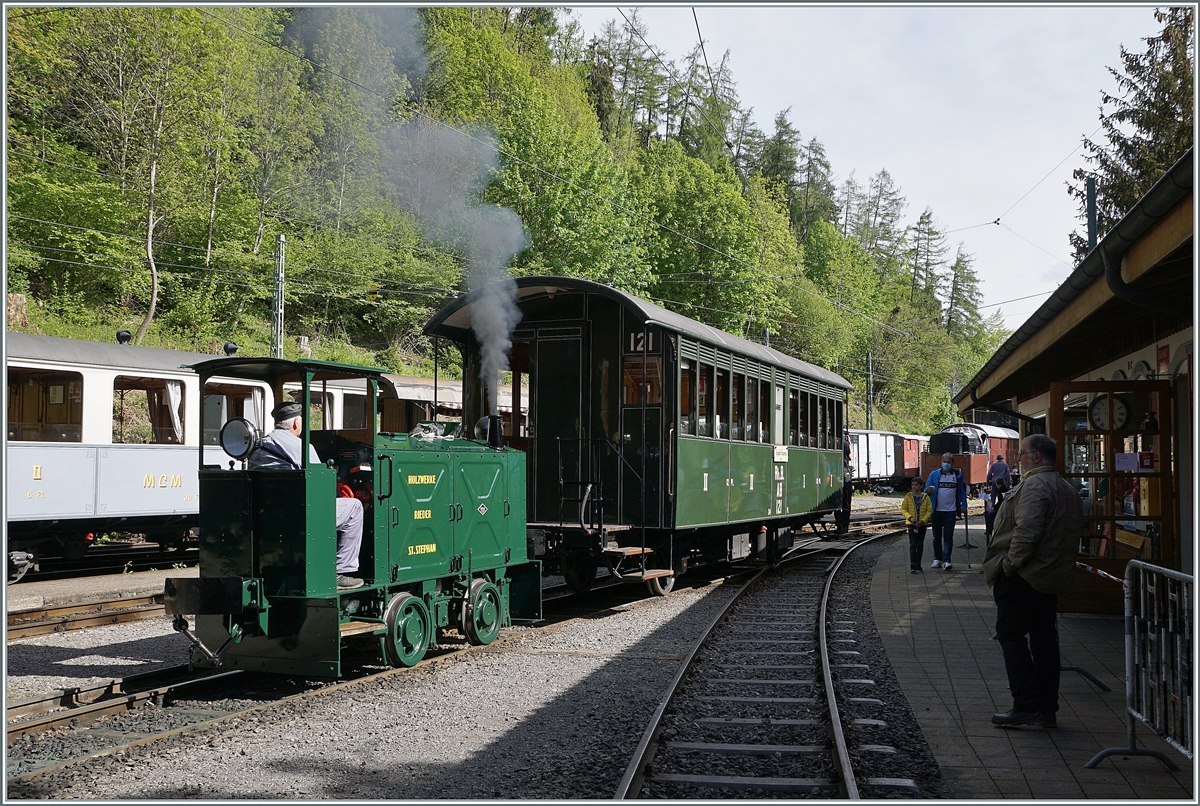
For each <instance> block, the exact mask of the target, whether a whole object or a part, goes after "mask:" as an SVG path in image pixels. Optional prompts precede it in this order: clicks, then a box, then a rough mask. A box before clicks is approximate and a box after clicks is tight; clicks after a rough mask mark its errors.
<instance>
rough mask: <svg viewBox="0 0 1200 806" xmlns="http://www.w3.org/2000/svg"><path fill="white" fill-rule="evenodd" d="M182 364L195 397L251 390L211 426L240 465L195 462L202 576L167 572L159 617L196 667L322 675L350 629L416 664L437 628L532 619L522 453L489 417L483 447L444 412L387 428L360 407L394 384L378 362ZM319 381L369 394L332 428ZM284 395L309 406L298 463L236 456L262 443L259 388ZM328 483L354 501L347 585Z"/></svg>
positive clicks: (490, 634)
mask: <svg viewBox="0 0 1200 806" xmlns="http://www.w3.org/2000/svg"><path fill="white" fill-rule="evenodd" d="M193 369H195V371H196V372H197V373H199V375H200V383H201V386H202V388H204V389H205V390H206V394H208V393H210V390H220V389H221V386H220V383H221V381H222V380H225V379H236V380H239V381H243V382H244V381H251V382H257V383H258V384H259V386H260V388H261V393H260V394H256V395H253V396H251V397H248V398H246V399H245V400H243V401H242V402H241V404H240V405H239V408H241V411H240V413H241V414H243V415H246V416H240V417H234V418H232V419H230V420H229V422H228V423H227V424H226V425H225V427H224V428H223V429H222V431H221V435H220V442H221V447H222V448H223V449H224V450H225V452H226V453H228V454H229V455H230V456H234V457H236V458H237V459H238V460H240V461H234V462H228V466H220V465H213V464H205V459H204V457H205V451H204V449H203V448H202V450H201V459H200V463H201V464H200V471H199V489H200V576H199V577H198V578H173V579H168V580H167V581H166V592H165V593H166V596H165V599H166V607H167V612H168V613H169V614H172V615H174V616H175V626H176V629H179V630H181V631H183V632H185V633H186V634H187V635H188V636H189V638H190V639H191V640H192V642H193V657H194V659H196V660H198V661H199V663H201V664H203V665H213V666H222V667H224V668H236V669H249V670H255V671H267V672H277V673H284V674H291V675H298V676H305V677H323V678H334V677H340V676H342V672H343V669H342V662H343V651H344V649H345V646H346V644H347V642H348V641H350V640H353V641H371V640H377V641H378V646H379V651H380V653H381V655H382V657H383V659H384V660H385V661H387V662H389V663H391V664H392V665H395V666H412V665H413V664H415V663H417V662H418V661H420V660H421V658H422V657H423V656H424V654H425V652H426V650H427V649H428V648H429V647H430V646H432V645H434V644H435V643H436V640H437V639H436V636H437V630H438V629H439V628H447V627H453V628H457V629H458V630H459V631H460V632H461V633H462V634H463V635H464V636H466V638H467V639H468V640H469V641H471V642H472V643H476V644H487V643H490V642H491V641H493V640H495V638H496V636H497V635H498V634H499V631H500V628H501V627H504V626H508V625H510V624H513V623H531V622H535V621H539V620H540V619H541V563H540V562H538V561H537V560H531V559H529V557H528V556H527V553H526V523H525V455H524V454H523V453H521V452H520V451H516V450H511V449H509V448H507V447H505V446H503V445H502V444H501V443H500V441H499V439H498V438H497V437H498V435H499V433H500V427H499V423H498V422H497V421H496V420H493V421H492V425H493V426H494V427H493V428H491V429H490V431H491V433H492V435H493V438H492V440H490V442H489V441H486V440H472V439H464V438H460V437H457V436H456V435H455V433H454V432H455V431H456V430H457V427H451V426H450V425H449V424H446V423H423V424H422V425H421V426H419V427H418V428H417V429H416V430H415V431H414V432H413V433H412V434H392V433H385V432H383V431H381V429H380V428H379V420H378V417H376V416H371V414H372V413H374V412H377V411H378V410H379V408H380V407H379V401H380V400H382V399H386V398H387V397H389V396H394V395H395V390H394V389H392V388H391V387H390V384H389V383H388V381H387V379H386V378H385V377H384V372H385V371H384V370H382V369H376V368H365V367H357V366H350V365H345V364H336V363H331V362H325V361H314V360H298V361H287V360H282V359H270V358H224V359H214V360H212V361H204V362H200V363H198V364H196V365H194V367H193ZM331 383H335V384H338V385H340V386H341V387H343V388H344V387H346V386H347V385H348V384H349V385H361V387H362V394H363V396H364V397H365V400H364V404H365V405H364V406H363V410H362V411H361V412H358V413H357V415H356V416H355V417H350V416H346V417H344V418H342V420H341V422H342V425H343V427H341V428H333V427H332V424H333V422H334V419H333V418H332V416H331V414H330V411H329V409H330V408H331V401H332V398H331V396H329V395H328V394H327V393H326V392H325V389H326V388H327V387H328V385H329V384H331ZM289 393H290V396H291V397H293V398H294V399H295V401H296V402H297V403H298V404H300V410H301V411H303V412H305V413H307V416H302V417H301V420H302V429H301V430H300V433H299V434H298V436H299V438H300V440H301V445H302V446H303V449H302V450H301V451H300V454H299V456H300V457H302V458H300V459H298V465H297V469H290V468H289V469H256V468H255V467H254V462H253V461H250V462H247V458H250V459H251V460H252V459H253V457H254V455H255V451H256V450H259V449H261V445H262V435H261V433H260V431H259V428H258V427H257V426H256V423H265V422H266V412H267V411H268V410H269V408H268V403H267V399H268V396H271V397H273V399H274V400H275V401H283V400H285V399H286V397H285V396H286V395H288V394H289ZM497 419H498V418H497ZM347 425H350V426H354V427H345V426H347ZM486 430H487V429H485V431H486ZM309 446H311V451H310V450H309ZM313 454H315V455H316V457H317V458H318V459H319V461H318V462H314V461H312V460H311V459H310V457H311V456H312V455H313ZM339 494H341V495H343V496H352V497H354V498H356V499H358V500H359V501H361V502H362V513H363V517H362V543H361V549H360V550H359V553H358V571H357V574H356V575H357V577H361V580H359V579H355V580H353V582H355V583H359V582H360V581H361V583H362V584H361V585H360V586H358V587H354V588H352V589H342V588H341V587H339V579H340V578H339V577H338V575H337V573H336V571H335V555H336V553H337V539H338V538H337V535H336V529H335V509H336V505H335V500H336V498H337V497H338V495H339ZM187 616H195V617H196V626H195V631H194V632H193V631H192V630H191V629H190V628H189V625H188V623H187V620H186V617H187Z"/></svg>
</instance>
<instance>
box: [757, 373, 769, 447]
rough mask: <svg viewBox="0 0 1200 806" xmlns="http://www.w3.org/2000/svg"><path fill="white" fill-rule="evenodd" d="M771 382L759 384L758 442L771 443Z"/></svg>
mask: <svg viewBox="0 0 1200 806" xmlns="http://www.w3.org/2000/svg"><path fill="white" fill-rule="evenodd" d="M771 408H772V406H771V382H770V381H767V380H764V381H759V383H758V441H759V442H770V441H771Z"/></svg>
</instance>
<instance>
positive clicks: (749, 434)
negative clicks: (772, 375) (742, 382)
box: [744, 378, 758, 443]
mask: <svg viewBox="0 0 1200 806" xmlns="http://www.w3.org/2000/svg"><path fill="white" fill-rule="evenodd" d="M757 405H758V379H757V378H746V413H745V420H746V427H745V432H744V433H745V439H746V440H748V441H751V443H754V441H757V439H758V438H757V437H756V435H755V433H754V429H755V425H756V423H757V422H758V416H757Z"/></svg>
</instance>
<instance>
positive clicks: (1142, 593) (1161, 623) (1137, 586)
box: [1085, 560, 1195, 770]
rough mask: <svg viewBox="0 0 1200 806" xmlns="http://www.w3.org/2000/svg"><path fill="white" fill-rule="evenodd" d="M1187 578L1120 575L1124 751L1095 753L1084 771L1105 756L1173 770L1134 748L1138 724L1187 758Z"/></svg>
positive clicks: (1145, 569)
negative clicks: (1126, 730)
mask: <svg viewBox="0 0 1200 806" xmlns="http://www.w3.org/2000/svg"><path fill="white" fill-rule="evenodd" d="M1192 584H1193V578H1192V577H1191V576H1190V575H1189V574H1184V573H1180V572H1179V571H1172V570H1170V569H1168V568H1160V567H1159V566H1156V565H1150V564H1149V563H1144V562H1140V561H1138V560H1131V561H1130V562H1129V565H1128V566H1127V567H1126V569H1125V711H1126V714H1127V715H1128V719H1129V734H1128V736H1129V746H1128V747H1110V748H1108V749H1107V750H1101V751H1100V752H1099V753H1097V754H1096V756H1095V757H1094V758H1093V759H1092V760H1091V761H1089V762H1088V763H1087V764H1086V765H1085V766H1086V767H1089V768H1090V767H1095V766H1096V765H1097V764H1099V763H1100V762H1101V761H1103V760H1104V759H1105V758H1107V757H1108V756H1113V755H1118V756H1133V755H1137V756H1153V757H1155V758H1157V759H1159V760H1160V761H1162V762H1163V764H1165V765H1167V767H1169V768H1171V769H1173V770H1177V769H1179V768H1178V767H1177V766H1176V765H1175V764H1174V762H1172V761H1171V760H1170V759H1169V758H1167V756H1166V755H1165V754H1164V753H1160V752H1159V751H1157V750H1148V749H1144V748H1139V747H1138V746H1137V741H1136V737H1135V735H1134V728H1135V726H1136V725H1137V723H1138V722H1141V723H1142V724H1143V725H1145V726H1146V727H1148V728H1149V729H1150V730H1152V731H1154V733H1155V734H1156V735H1157V736H1158V737H1159V738H1161V739H1162V740H1163V741H1164V742H1166V743H1167V744H1169V745H1171V746H1172V747H1174V748H1175V749H1176V750H1178V751H1179V752H1180V753H1183V755H1185V756H1186V757H1187V758H1188V759H1191V758H1192V741H1193V735H1192V714H1193V711H1194V707H1195V706H1194V703H1193V699H1192V697H1193V692H1192V629H1193V624H1192V619H1193V614H1192V608H1193V605H1194V600H1193V586H1192Z"/></svg>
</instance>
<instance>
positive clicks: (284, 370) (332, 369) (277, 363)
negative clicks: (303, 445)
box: [189, 356, 390, 383]
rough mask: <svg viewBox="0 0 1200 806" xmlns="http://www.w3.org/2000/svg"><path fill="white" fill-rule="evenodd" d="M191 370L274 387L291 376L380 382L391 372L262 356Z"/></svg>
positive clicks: (210, 361)
mask: <svg viewBox="0 0 1200 806" xmlns="http://www.w3.org/2000/svg"><path fill="white" fill-rule="evenodd" d="M189 366H190V367H191V368H192V369H194V370H196V372H198V373H200V374H201V375H203V376H208V377H211V376H213V375H229V376H231V377H235V378H250V379H252V380H256V381H265V382H267V383H272V382H274V381H275V380H277V379H279V378H286V377H287V376H289V375H298V374H300V373H301V372H314V373H317V376H316V378H315V379H316V380H321V379H322V378H324V379H328V380H335V379H338V378H363V377H376V378H380V377H382V376H383V374H384V373H385V372H387V370H385V369H381V368H379V367H360V366H358V365H356V364H339V363H338V362H336V361H318V360H316V359H314V358H300V359H296V360H291V359H286V358H265V357H261V356H259V357H252V356H246V357H238V356H234V357H232V358H213V357H211V356H204V360H202V361H197V362H194V363H192V364H190V365H189ZM389 383H390V381H389Z"/></svg>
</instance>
